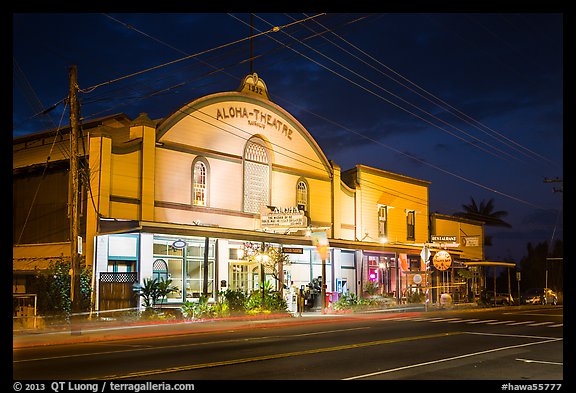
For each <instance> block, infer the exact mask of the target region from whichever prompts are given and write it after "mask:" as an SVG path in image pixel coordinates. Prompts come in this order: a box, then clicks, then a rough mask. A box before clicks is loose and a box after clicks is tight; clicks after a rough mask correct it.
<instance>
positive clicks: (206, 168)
mask: <svg viewBox="0 0 576 393" xmlns="http://www.w3.org/2000/svg"><path fill="white" fill-rule="evenodd" d="M198 164H202V165H203V166H204V189H203V190H202V189H201V188H198V189H199V190H200V192H201V194H202V195H203V197H204V203H203V204H202V203H198V199H197V195H198V194H197V187H196V184H201V183H196V175H197V171H196V166H197V165H198ZM209 180H210V165H208V160H207V159H206V158H204V157H201V156H198V157H196V158H195V159H194V161H192V187H191V192H192V206H199V207H208V206H210V200H209V196H210V192H209V190H210V187H209Z"/></svg>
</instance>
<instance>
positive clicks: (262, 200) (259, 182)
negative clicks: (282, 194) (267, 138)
mask: <svg viewBox="0 0 576 393" xmlns="http://www.w3.org/2000/svg"><path fill="white" fill-rule="evenodd" d="M269 204H270V158H269V155H268V149H267V148H266V146H265V145H264V142H263V141H262V140H260V139H255V138H254V139H251V140H249V141H248V142H247V143H246V148H245V150H244V211H245V212H246V213H260V208H261V207H262V206H266V205H269Z"/></svg>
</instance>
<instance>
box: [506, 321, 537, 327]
mask: <svg viewBox="0 0 576 393" xmlns="http://www.w3.org/2000/svg"><path fill="white" fill-rule="evenodd" d="M534 322H536V321H521V322H514V323H509V324H508V325H507V326H516V325H527V324H529V323H534Z"/></svg>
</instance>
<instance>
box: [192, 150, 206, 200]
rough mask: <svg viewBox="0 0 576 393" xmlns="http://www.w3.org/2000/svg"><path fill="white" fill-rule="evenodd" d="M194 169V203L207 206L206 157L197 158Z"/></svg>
mask: <svg viewBox="0 0 576 393" xmlns="http://www.w3.org/2000/svg"><path fill="white" fill-rule="evenodd" d="M193 171H194V174H193V186H192V187H193V190H192V193H193V194H192V203H193V204H194V205H195V206H207V205H208V198H207V190H208V187H207V184H208V167H207V164H206V162H205V161H204V159H202V158H197V159H196V161H195V163H194V169H193Z"/></svg>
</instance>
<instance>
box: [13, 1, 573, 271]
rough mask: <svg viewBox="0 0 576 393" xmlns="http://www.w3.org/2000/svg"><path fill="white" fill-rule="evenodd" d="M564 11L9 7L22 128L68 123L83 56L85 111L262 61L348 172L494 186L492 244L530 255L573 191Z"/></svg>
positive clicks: (232, 76)
mask: <svg viewBox="0 0 576 393" xmlns="http://www.w3.org/2000/svg"><path fill="white" fill-rule="evenodd" d="M563 18H564V16H563V14H562V13H552V12H530V13H513V12H506V13H495V12H483V13H457V12H450V13H436V12H434V13H412V12H411V13H397V12H395V13H371V14H361V13H335V14H332V13H326V14H321V13H319V12H314V13H286V14H284V13H255V14H253V16H252V17H251V15H250V14H248V13H207V14H204V13H177V14H162V13H142V14H138V13H82V14H76V13H67V14H50V13H42V14H33V13H24V14H13V66H14V67H13V69H14V72H13V86H14V88H13V104H14V105H13V131H12V135H13V137H17V136H21V135H26V134H29V133H32V132H37V131H41V130H44V129H48V128H56V127H58V126H59V125H62V126H65V125H67V124H68V123H69V119H68V113H67V109H68V108H67V107H65V106H64V105H63V103H62V100H63V99H65V98H66V96H67V94H68V89H69V84H68V72H69V68H70V66H71V65H72V64H75V65H77V67H78V82H79V86H80V89H81V93H80V100H81V117H82V119H83V120H86V121H87V120H92V119H96V118H99V117H103V116H107V115H111V114H115V113H126V114H127V115H128V116H130V117H131V118H135V117H136V116H138V115H139V114H140V113H141V112H146V113H148V115H149V117H150V118H152V119H160V118H164V117H167V116H169V115H170V114H171V113H173V112H174V111H176V110H177V109H178V108H180V107H182V106H184V105H185V104H186V103H188V102H190V101H192V100H194V99H196V98H198V97H201V96H203V95H206V94H211V93H216V92H221V91H231V90H236V89H237V88H238V86H239V84H240V81H241V79H242V78H243V77H244V76H245V75H246V74H248V73H250V71H251V69H252V70H253V71H254V72H256V73H257V74H258V76H259V77H260V78H262V79H263V80H264V81H265V83H266V84H267V86H268V90H269V94H270V96H271V99H272V101H274V102H275V103H277V104H278V105H280V106H282V107H283V108H285V109H286V110H287V111H288V112H290V113H291V114H292V115H294V116H295V117H296V119H298V120H299V121H300V122H301V123H302V124H303V125H304V127H306V129H307V130H308V131H309V132H310V133H311V134H312V136H313V137H314V138H315V139H316V141H317V142H318V144H319V145H320V147H321V148H322V149H323V151H324V153H325V154H326V156H327V157H328V159H330V160H333V161H334V162H335V163H336V164H338V165H339V166H340V167H341V168H342V170H346V169H349V168H352V167H353V166H354V165H356V164H364V165H368V166H373V167H376V168H380V169H383V170H387V171H391V172H395V173H399V174H402V175H406V176H410V177H414V178H417V179H422V180H426V181H430V182H431V185H430V189H429V190H430V193H429V196H430V205H429V210H430V212H439V213H443V214H452V213H454V212H457V211H461V210H462V207H461V206H462V205H463V204H468V203H470V198H471V197H472V198H474V199H475V200H476V201H477V202H478V203H480V202H481V201H488V200H489V199H493V200H494V206H495V210H504V211H507V212H508V215H507V216H506V217H505V218H504V220H505V221H506V222H508V223H510V224H511V225H512V228H489V227H486V233H487V234H488V235H492V236H493V238H494V239H493V242H494V245H493V246H491V247H487V248H486V256H487V258H489V259H491V260H504V259H506V258H512V259H514V260H515V261H516V262H518V261H519V260H520V258H522V257H523V256H525V255H526V246H527V243H528V242H532V243H533V244H537V243H540V242H544V241H546V242H550V241H551V240H557V239H562V238H563V209H562V200H563V192H555V191H554V189H555V188H556V189H559V188H562V186H563V183H562V182H557V183H547V182H545V181H544V180H545V179H553V178H559V179H563V136H564V133H563V85H564V81H563V63H564V59H563V48H564V38H563V30H564V19H563ZM251 20H252V21H253V25H254V29H253V34H255V35H256V36H255V37H254V38H253V40H252V41H251V40H249V37H250V35H251V27H250V23H251ZM275 26H277V27H279V29H273V28H274V27H275ZM274 30H277V31H274ZM251 53H253V55H254V59H253V61H252V62H250V60H249V59H250V54H251ZM56 104H57V105H56ZM53 105H56V106H55V108H54V109H53V110H51V111H49V112H48V114H46V115H39V116H36V117H33V116H34V114H36V113H39V112H41V111H42V110H44V109H47V108H51V107H52V106H53ZM63 111H64V112H63Z"/></svg>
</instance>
